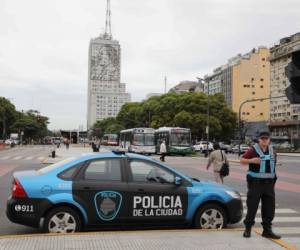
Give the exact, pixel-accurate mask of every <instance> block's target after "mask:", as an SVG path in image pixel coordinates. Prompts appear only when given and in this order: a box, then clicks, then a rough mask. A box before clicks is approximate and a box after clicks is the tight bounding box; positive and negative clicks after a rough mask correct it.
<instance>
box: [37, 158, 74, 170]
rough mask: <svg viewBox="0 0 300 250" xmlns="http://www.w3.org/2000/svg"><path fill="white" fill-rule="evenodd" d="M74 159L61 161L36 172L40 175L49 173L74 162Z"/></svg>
mask: <svg viewBox="0 0 300 250" xmlns="http://www.w3.org/2000/svg"><path fill="white" fill-rule="evenodd" d="M75 159H76V157H70V158H67V159H65V160H62V161H59V162H57V163H54V164H51V165H49V166H47V167H44V168H41V169H39V170H37V172H38V173H40V174H44V173H48V172H50V171H52V170H54V169H56V168H59V167H62V166H64V165H65V164H67V163H69V162H72V161H74V160H75Z"/></svg>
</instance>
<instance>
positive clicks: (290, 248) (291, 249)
mask: <svg viewBox="0 0 300 250" xmlns="http://www.w3.org/2000/svg"><path fill="white" fill-rule="evenodd" d="M195 231H198V232H199V233H201V232H220V233H222V232H224V231H227V232H228V231H232V232H243V231H244V228H229V229H226V228H225V229H221V230H220V229H158V230H155V229H150V230H128V231H124V230H115V231H100V232H99V231H95V232H78V233H71V234H70V233H62V234H56V233H38V234H20V235H0V240H1V239H17V238H31V237H62V236H85V235H99V234H115V233H122V234H136V233H139V234H145V233H148V232H161V233H164V232H182V233H185V232H187V233H188V232H195ZM253 231H254V232H255V233H256V234H257V235H260V236H261V230H260V229H258V228H253ZM241 237H242V235H241ZM266 239H268V240H270V241H272V242H274V243H275V244H277V245H279V246H281V247H283V248H285V249H288V250H297V248H296V247H295V246H293V245H291V244H289V243H287V242H285V241H284V240H282V239H279V240H273V239H269V238H266Z"/></svg>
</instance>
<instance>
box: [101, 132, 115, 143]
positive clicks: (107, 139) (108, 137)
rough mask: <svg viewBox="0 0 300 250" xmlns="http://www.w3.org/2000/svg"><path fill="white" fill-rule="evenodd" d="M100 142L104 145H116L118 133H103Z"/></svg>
mask: <svg viewBox="0 0 300 250" xmlns="http://www.w3.org/2000/svg"><path fill="white" fill-rule="evenodd" d="M101 144H102V145H104V146H118V135H117V134H105V135H103V137H102V140H101Z"/></svg>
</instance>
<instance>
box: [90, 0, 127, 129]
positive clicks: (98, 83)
mask: <svg viewBox="0 0 300 250" xmlns="http://www.w3.org/2000/svg"><path fill="white" fill-rule="evenodd" d="M88 67H89V68H88V112H87V115H88V117H87V126H88V129H89V128H91V127H92V126H93V125H94V123H95V122H96V121H97V120H103V119H105V118H108V117H116V116H117V114H118V112H119V111H120V109H121V107H122V105H123V104H125V103H126V102H129V101H130V94H128V93H126V86H125V83H121V82H120V78H121V77H120V70H121V48H120V44H119V42H118V41H117V40H113V38H112V34H111V11H110V1H109V0H107V10H106V23H105V31H104V33H103V34H100V36H99V37H96V38H94V39H91V41H90V45H89V65H88Z"/></svg>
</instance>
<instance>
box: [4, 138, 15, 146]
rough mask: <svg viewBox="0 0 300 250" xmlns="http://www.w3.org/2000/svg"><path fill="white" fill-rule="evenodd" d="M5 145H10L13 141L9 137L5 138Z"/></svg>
mask: <svg viewBox="0 0 300 250" xmlns="http://www.w3.org/2000/svg"><path fill="white" fill-rule="evenodd" d="M4 143H5V144H6V145H11V144H12V143H13V140H11V139H6V140H5V142H4Z"/></svg>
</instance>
